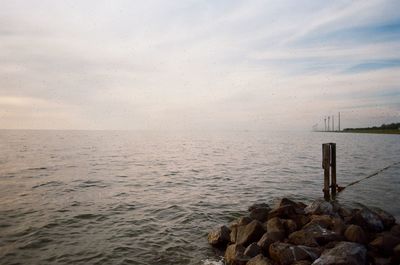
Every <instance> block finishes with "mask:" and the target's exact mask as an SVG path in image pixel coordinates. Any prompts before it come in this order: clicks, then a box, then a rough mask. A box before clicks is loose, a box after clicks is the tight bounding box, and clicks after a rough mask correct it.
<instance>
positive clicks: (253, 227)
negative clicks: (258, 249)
mask: <svg viewBox="0 0 400 265" xmlns="http://www.w3.org/2000/svg"><path fill="white" fill-rule="evenodd" d="M264 232H265V231H264V229H263V226H262V224H261V223H260V222H259V221H257V220H253V221H252V222H251V223H249V224H247V225H243V226H238V227H237V234H236V240H235V242H236V244H238V245H243V246H248V245H249V244H250V243H252V242H257V241H258V240H259V239H260V238H261V237H262V235H263V234H264Z"/></svg>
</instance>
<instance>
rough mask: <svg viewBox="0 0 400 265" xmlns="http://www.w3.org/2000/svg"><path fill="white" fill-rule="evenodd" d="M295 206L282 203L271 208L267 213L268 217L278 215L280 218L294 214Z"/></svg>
mask: <svg viewBox="0 0 400 265" xmlns="http://www.w3.org/2000/svg"><path fill="white" fill-rule="evenodd" d="M296 214H297V213H296V208H295V207H293V206H292V205H284V206H281V207H279V208H275V209H273V210H271V211H270V212H269V214H268V219H271V218H274V217H279V218H282V219H288V218H291V217H292V216H294V215H296Z"/></svg>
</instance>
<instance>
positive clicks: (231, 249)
mask: <svg viewBox="0 0 400 265" xmlns="http://www.w3.org/2000/svg"><path fill="white" fill-rule="evenodd" d="M244 251H245V248H244V247H243V246H241V245H237V244H233V245H229V246H228V247H227V248H226V251H225V256H224V258H225V261H226V263H227V264H229V265H245V264H246V263H247V261H248V260H249V257H246V256H245V255H244Z"/></svg>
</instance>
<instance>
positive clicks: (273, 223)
mask: <svg viewBox="0 0 400 265" xmlns="http://www.w3.org/2000/svg"><path fill="white" fill-rule="evenodd" d="M266 227H267V233H268V234H269V235H270V236H271V237H273V238H279V239H278V240H282V239H284V238H285V227H284V225H283V223H282V221H281V220H280V219H279V218H278V217H274V218H271V219H269V220H268V222H267V225H266Z"/></svg>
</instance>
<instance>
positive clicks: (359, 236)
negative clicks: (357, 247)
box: [344, 225, 367, 244]
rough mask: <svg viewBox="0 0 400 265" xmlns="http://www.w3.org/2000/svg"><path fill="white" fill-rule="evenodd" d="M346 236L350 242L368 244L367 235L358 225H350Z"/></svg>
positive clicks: (345, 233)
mask: <svg viewBox="0 0 400 265" xmlns="http://www.w3.org/2000/svg"><path fill="white" fill-rule="evenodd" d="M344 236H345V237H346V239H347V240H348V241H351V242H355V243H360V244H366V243H367V235H366V234H365V232H364V230H363V229H362V228H361V226H358V225H350V226H349V227H347V229H346V231H345V232H344Z"/></svg>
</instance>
